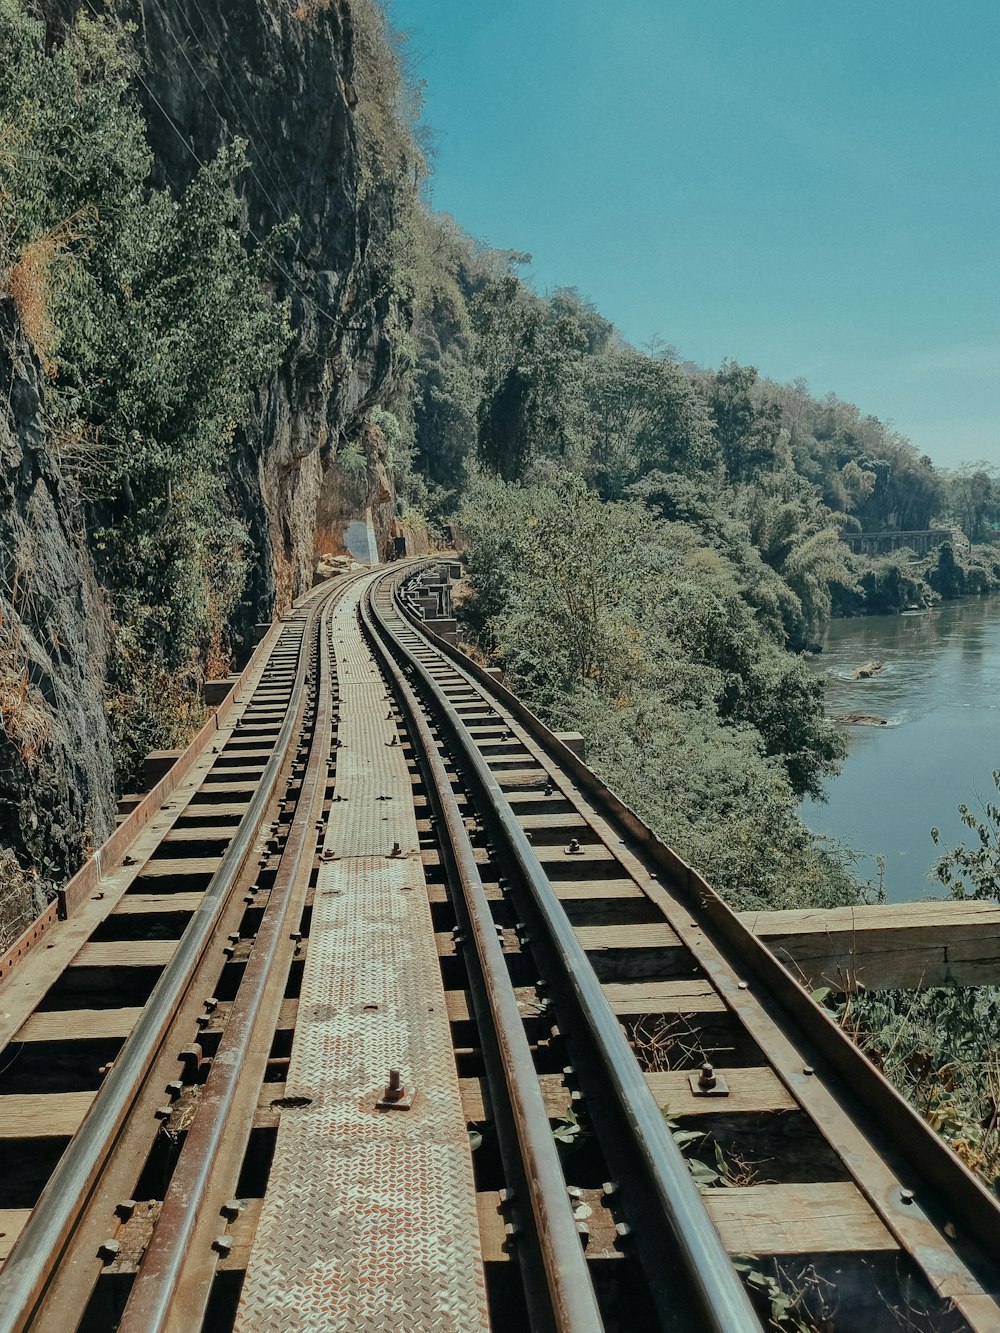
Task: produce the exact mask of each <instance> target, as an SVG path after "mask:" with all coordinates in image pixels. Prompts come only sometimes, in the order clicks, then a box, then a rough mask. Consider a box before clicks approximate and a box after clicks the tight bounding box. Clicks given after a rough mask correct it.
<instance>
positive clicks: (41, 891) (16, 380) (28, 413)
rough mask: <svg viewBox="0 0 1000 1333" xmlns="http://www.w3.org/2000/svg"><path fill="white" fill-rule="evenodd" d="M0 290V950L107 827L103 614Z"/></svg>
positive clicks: (37, 386)
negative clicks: (0, 296) (0, 297)
mask: <svg viewBox="0 0 1000 1333" xmlns="http://www.w3.org/2000/svg"><path fill="white" fill-rule="evenodd" d="M41 401H42V375H41V372H40V369H39V366H38V362H37V360H36V359H35V356H34V353H33V352H32V350H31V348H30V346H29V345H28V343H27V342H26V341H25V339H24V338H23V337H22V336H21V335H20V333H19V332H18V330H17V326H16V323H15V319H14V312H13V308H12V306H11V303H10V302H9V301H7V300H2V299H0V830H2V832H0V947H3V945H4V943H5V941H9V939H10V937H11V936H12V934H13V933H14V932H15V931H16V929H17V927H18V926H19V925H24V924H26V921H27V919H28V918H29V917H30V915H31V914H32V910H33V909H35V908H37V907H39V906H40V904H41V902H43V901H44V898H45V896H46V894H47V893H48V892H50V891H51V889H52V888H53V886H54V885H55V884H56V883H57V882H60V881H62V880H63V879H65V877H66V876H67V875H68V874H70V873H71V872H72V871H73V870H75V869H76V867H77V866H78V865H79V864H80V861H81V860H82V859H83V857H84V855H85V854H86V852H87V850H88V849H89V847H91V846H92V845H94V844H96V843H100V842H101V841H103V839H104V838H105V837H106V836H107V835H108V833H109V832H110V830H111V828H112V825H113V816H114V809H115V793H114V782H113V778H112V763H111V755H110V749H109V743H108V730H107V724H106V721H105V715H104V702H103V693H102V685H103V680H104V667H105V657H106V651H107V644H106V625H107V620H106V611H105V607H104V601H103V598H102V595H101V592H100V590H99V588H98V586H97V583H96V581H95V579H94V574H93V568H92V566H91V562H90V557H89V555H88V553H87V549H86V539H85V535H84V533H83V530H82V527H81V525H80V523H79V522H78V520H77V518H76V515H75V507H74V504H73V499H72V495H71V493H70V492H69V491H68V490H67V488H66V487H65V485H64V484H63V482H62V480H61V478H60V474H59V467H58V462H57V460H56V459H55V457H54V456H53V454H52V452H51V450H50V446H49V443H48V441H47V439H46V434H45V430H44V427H43V424H42V413H41Z"/></svg>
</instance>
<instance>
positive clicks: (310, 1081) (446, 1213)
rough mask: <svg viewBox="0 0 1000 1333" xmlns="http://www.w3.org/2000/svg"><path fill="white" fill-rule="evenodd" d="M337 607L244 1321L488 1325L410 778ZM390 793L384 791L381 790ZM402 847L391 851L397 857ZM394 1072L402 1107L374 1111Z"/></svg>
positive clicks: (299, 1326) (258, 1332)
mask: <svg viewBox="0 0 1000 1333" xmlns="http://www.w3.org/2000/svg"><path fill="white" fill-rule="evenodd" d="M368 582H369V580H364V582H363V584H360V585H355V589H354V591H353V593H352V594H350V595H348V597H347V598H345V600H344V601H343V602H342V603H341V605H340V606H339V607H338V608H337V610H336V612H335V614H334V649H335V653H336V658H337V668H338V673H339V679H340V696H341V703H340V723H339V733H338V737H339V742H340V745H339V749H338V751H337V778H336V796H337V797H339V798H340V799H339V801H337V802H336V803H335V804H334V805H333V806H332V808H331V813H330V819H329V823H328V826H327V830H326V839H325V850H326V851H328V852H330V853H332V854H333V856H334V857H336V858H337V859H335V860H330V861H326V862H323V863H322V864H321V867H320V872H319V882H318V884H317V887H316V895H315V905H314V908H313V916H312V924H311V927H310V933H309V945H308V952H307V955H306V962H305V974H304V978H303V983H302V993H301V998H300V1000H299V1010H298V1022H297V1026H296V1029H295V1039H294V1044H293V1047H292V1055H291V1064H290V1067H289V1072H288V1085H287V1091H286V1096H287V1097H289V1098H291V1097H296V1096H303V1097H309V1098H311V1101H310V1102H309V1104H308V1105H305V1106H302V1107H299V1108H292V1107H290V1108H288V1109H286V1110H284V1111H282V1114H281V1120H280V1123H279V1127H278V1136H277V1144H276V1148H275V1154H274V1162H273V1165H272V1168H271V1175H270V1179H269V1183H268V1187H267V1196H266V1198H265V1200H264V1205H263V1209H262V1212H261V1217H260V1223H259V1226H258V1230H257V1235H256V1239H255V1241H254V1245H253V1250H252V1252H251V1256H250V1262H249V1265H248V1270H247V1275H246V1281H245V1283H244V1286H243V1294H242V1299H241V1303H240V1309H239V1315H238V1317H237V1322H236V1328H237V1329H238V1330H239V1333H264V1331H265V1330H267V1331H268V1333H288V1331H289V1330H295V1331H296V1333H298V1330H302V1331H303V1333H304V1331H305V1330H323V1331H324V1333H333V1331H335V1330H343V1331H344V1333H348V1331H349V1333H375V1330H383V1329H394V1330H398V1333H424V1330H431V1329H433V1330H436V1331H437V1330H440V1331H442V1333H483V1331H485V1330H486V1329H488V1327H489V1324H488V1320H487V1316H486V1291H485V1283H484V1278H483V1269H482V1259H481V1255H480V1246H479V1231H478V1225H477V1220H476V1202H475V1193H474V1184H473V1175H472V1159H471V1154H470V1150H469V1140H468V1134H467V1131H466V1124H465V1116H464V1114H463V1112H462V1104H461V1099H460V1096H459V1088H458V1078H457V1074H456V1070H455V1063H454V1058H453V1056H452V1052H451V1038H450V1032H449V1026H448V1017H447V1010H446V1007H445V997H444V991H443V988H442V985H441V978H440V972H439V967H438V960H437V953H436V950H435V946H434V935H433V927H432V923H431V916H430V911H429V908H428V903H427V895H426V892H425V889H424V878H423V869H422V864H421V860H420V854H419V849H418V842H417V826H416V818H415V815H414V811H413V804H412V794H411V793H412V786H411V782H410V775H409V772H408V770H407V767H406V762H405V760H404V758H403V751H402V748H401V747H400V746H399V745H393V744H392V742H393V740H394V738H396V735H397V732H396V725H395V722H394V721H393V720H391V719H389V720H387V719H386V713H387V712H388V710H389V706H388V704H387V703H386V700H385V689H384V686H383V683H382V679H381V677H380V676H379V674H378V672H377V670H376V668H375V664H374V662H373V660H372V658H371V656H370V654H369V652H368V649H367V648H366V646H365V644H364V641H363V639H362V636H361V631H360V629H359V627H358V624H357V620H356V616H355V608H356V604H357V600H358V598H359V597H360V596H361V595H362V592H363V590H364V586H365V585H367V583H368ZM387 798H388V799H387ZM394 842H398V843H399V844H400V848H401V852H402V854H401V855H397V856H393V855H391V851H392V847H393V843H394ZM390 1069H399V1070H400V1072H401V1075H402V1081H403V1083H404V1085H405V1086H406V1089H407V1091H409V1090H410V1089H411V1088H412V1087H415V1088H416V1096H415V1099H414V1102H413V1106H412V1109H410V1110H378V1109H377V1108H376V1101H377V1100H378V1098H380V1097H381V1095H382V1091H383V1089H384V1087H385V1085H386V1081H387V1078H388V1074H389V1070H390Z"/></svg>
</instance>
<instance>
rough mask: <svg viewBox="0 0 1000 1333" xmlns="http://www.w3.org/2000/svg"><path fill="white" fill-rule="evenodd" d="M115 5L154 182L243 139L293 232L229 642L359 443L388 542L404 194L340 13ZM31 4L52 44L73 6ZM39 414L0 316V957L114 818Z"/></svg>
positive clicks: (78, 569)
mask: <svg viewBox="0 0 1000 1333" xmlns="http://www.w3.org/2000/svg"><path fill="white" fill-rule="evenodd" d="M362 3H365V4H369V5H370V4H371V0H357V4H358V5H361V4H362ZM105 7H106V9H107V11H108V12H109V13H113V14H115V15H116V16H117V17H118V18H120V19H121V20H122V21H123V22H128V23H131V24H133V25H134V26H135V32H134V35H133V38H132V40H133V42H134V46H135V51H136V65H137V80H136V96H137V98H138V99H139V100H140V101H141V102H142V104H143V109H144V112H145V115H146V119H147V122H148V126H149V137H150V141H151V145H152V148H153V151H154V154H155V159H156V161H155V168H154V172H155V183H157V184H163V183H166V184H169V186H170V187H171V188H172V189H173V190H174V191H175V192H179V191H181V190H183V189H184V187H185V186H186V185H187V184H188V182H189V181H190V179H191V177H192V176H193V174H194V173H195V171H197V169H198V165H199V163H200V162H205V161H208V160H209V159H210V158H211V157H212V156H214V154H215V153H216V151H217V150H218V149H219V147H220V146H222V145H223V144H228V143H230V142H231V141H232V140H233V139H237V138H240V139H245V140H246V141H247V144H248V154H249V156H250V158H251V161H252V163H253V168H252V171H250V172H247V173H246V174H245V176H244V178H243V179H242V181H241V182H240V186H239V188H240V190H241V192H242V197H243V201H244V208H245V217H246V222H247V225H248V227H249V228H250V230H251V231H252V233H253V235H254V236H255V237H257V238H264V237H266V236H267V235H268V233H269V232H270V231H271V230H272V228H273V227H274V226H275V225H277V224H279V223H282V222H285V221H286V220H287V219H288V218H290V217H292V216H297V217H298V218H299V219H300V230H299V234H298V237H297V239H296V240H295V242H294V243H293V244H291V245H290V246H289V247H288V249H287V250H286V251H285V253H284V255H283V258H282V260H281V263H282V266H283V269H284V271H283V272H280V273H279V274H278V275H277V277H276V280H275V283H276V289H275V296H276V297H277V298H278V299H285V298H287V299H289V300H290V302H291V310H292V323H293V328H294V337H293V340H292V344H291V346H290V348H289V350H288V353H287V355H286V357H285V360H284V364H283V365H282V367H281V369H280V370H279V371H278V373H277V374H276V375H275V376H274V377H273V378H272V380H271V382H270V383H268V384H267V385H265V386H263V387H262V389H261V390H260V392H259V394H258V397H257V400H256V402H255V404H254V407H253V411H252V414H251V419H250V422H249V424H248V426H247V427H246V428H245V429H244V430H243V432H242V433H241V434H240V435H239V436H238V437H237V439H236V441H235V445H234V450H233V455H232V458H231V459H230V460H228V467H229V478H230V487H231V492H232V496H233V500H234V505H235V508H236V510H237V512H238V513H239V514H240V516H241V517H242V518H243V519H244V520H245V521H246V522H247V523H248V525H249V528H250V532H251V536H252V538H253V541H254V546H255V552H256V561H255V567H254V570H253V572H252V575H251V581H250V586H249V587H248V590H247V595H246V597H245V602H244V608H243V612H242V615H243V625H242V626H240V625H237V626H236V627H234V628H235V631H236V635H237V638H238V637H239V632H240V630H241V628H245V626H246V625H247V624H251V623H253V622H254V621H256V620H260V619H263V618H266V617H268V616H270V615H271V614H272V613H273V612H274V611H276V610H281V609H282V608H283V606H285V605H286V604H287V602H288V601H289V600H290V599H291V598H292V597H294V596H295V595H296V594H297V593H299V592H300V591H302V590H303V589H304V588H305V587H307V586H309V583H310V582H311V578H312V568H313V557H314V552H315V546H314V540H315V534H316V530H317V527H318V526H319V524H318V517H319V510H320V507H321V504H323V505H325V509H324V513H323V521H324V522H325V521H328V520H329V517H330V514H331V513H333V512H334V510H335V509H336V503H335V502H333V501H331V496H336V495H337V494H338V487H341V486H342V483H343V477H342V476H341V473H340V469H339V468H335V467H334V459H335V458H336V455H337V452H338V450H339V449H341V448H342V447H343V445H344V444H345V443H347V442H354V443H356V444H357V445H358V447H359V448H360V449H361V450H362V451H368V454H369V455H370V466H368V467H367V468H365V469H364V471H363V472H360V473H358V476H359V477H360V480H359V481H356V482H355V483H354V484H353V489H352V490H351V493H350V495H349V497H348V502H349V504H350V505H352V506H357V507H359V508H361V509H362V510H363V509H364V508H365V507H366V506H368V507H372V508H373V509H374V510H375V512H376V519H377V523H378V526H379V528H380V530H381V532H382V534H383V536H385V534H387V532H388V527H389V524H390V523H391V519H392V515H393V510H394V496H393V494H392V487H391V483H390V482H389V480H388V474H387V470H386V467H385V465H384V463H385V451H384V442H381V436H380V435H379V433H378V431H377V430H375V429H374V428H372V427H371V426H370V425H369V424H368V422H367V417H368V412H369V409H370V408H371V407H372V406H374V405H376V404H378V403H379V402H382V401H385V399H386V397H387V396H388V395H389V394H390V393H391V392H392V390H393V387H394V383H395V380H396V378H397V374H398V365H397V356H396V352H395V350H394V349H395V347H396V345H397V343H398V342H399V339H398V337H396V336H395V335H394V333H393V330H398V329H399V328H400V326H401V325H402V324H403V323H405V318H406V311H405V310H401V309H400V307H399V298H398V297H397V295H396V294H395V290H394V288H395V283H394V281H393V279H392V271H393V266H392V261H391V251H392V237H393V233H394V228H395V224H396V221H397V219H396V217H395V210H396V208H397V201H398V199H399V180H398V179H396V180H393V179H392V178H391V175H390V174H387V175H386V176H385V178H383V177H382V176H380V173H379V171H378V170H377V169H373V167H372V161H371V157H370V155H369V156H368V157H366V156H365V154H364V152H363V151H362V147H361V146H360V145H359V128H358V120H359V115H360V110H359V107H358V100H359V95H358V93H357V92H356V90H355V78H356V70H355V50H356V30H355V21H356V17H357V15H356V14H355V12H354V11H352V6H351V4H350V3H349V2H348V0H302V3H298V2H297V0H106V6H105ZM39 8H40V9H41V11H42V12H43V14H44V16H45V18H46V21H47V23H48V24H49V27H50V31H51V33H52V35H53V37H56V36H57V35H58V33H59V30H60V28H61V27H62V26H63V25H64V24H65V23H66V22H67V21H68V20H69V19H71V18H72V17H73V15H74V14H75V13H76V11H77V10H78V9H79V8H80V0H39ZM369 36H370V34H369ZM363 109H364V104H362V107H361V110H363ZM44 420H45V414H44V377H43V376H42V375H41V374H40V372H39V368H38V365H37V362H36V361H35V359H34V357H33V354H32V352H31V349H30V347H29V345H28V344H27V342H26V340H25V339H24V338H23V336H22V335H21V334H20V333H19V331H18V329H17V326H16V321H15V317H14V313H13V310H12V309H11V308H10V305H9V303H3V304H0V948H2V947H3V945H4V944H5V943H6V942H7V940H8V939H9V937H10V934H11V931H12V930H13V929H14V927H15V925H16V924H23V922H24V920H25V918H26V916H29V915H30V913H31V909H32V907H37V906H38V903H39V900H40V899H41V898H43V897H44V896H45V893H46V890H47V889H48V890H51V888H52V886H53V885H54V884H55V883H57V882H59V881H61V880H62V879H64V878H65V877H66V876H67V875H68V874H69V873H71V872H72V871H73V870H75V869H76V867H77V866H78V865H79V863H80V861H81V860H82V859H83V857H84V856H85V854H86V851H87V848H88V845H90V844H97V843H99V842H100V841H102V840H103V838H104V837H105V836H106V835H107V834H108V832H109V831H110V828H111V827H112V824H113V817H114V808H115V792H114V790H113V777H112V763H111V754H110V744H109V739H108V728H107V724H106V718H105V712H104V698H103V691H104V680H105V677H106V660H107V643H108V635H109V632H110V622H109V617H108V614H107V609H106V607H105V604H104V600H103V596H102V593H101V591H100V589H99V587H98V585H97V582H96V580H95V578H94V571H93V566H92V563H91V560H90V557H89V554H88V550H87V544H86V537H85V534H84V532H83V531H82V528H81V525H80V523H79V522H78V520H77V518H76V509H75V501H74V496H73V492H72V489H71V487H69V486H67V485H66V484H65V483H64V481H63V479H62V478H61V475H60V468H59V460H58V458H57V457H56V455H55V453H54V452H53V448H52V445H51V442H50V441H48V440H47V438H46V434H45V427H44V424H43V423H44ZM380 450H381V452H380ZM355 456H356V455H355ZM324 497H325V500H324ZM338 503H339V502H338ZM323 541H324V545H325V546H326V547H327V548H328V547H329V534H328V533H327V534H324V537H323Z"/></svg>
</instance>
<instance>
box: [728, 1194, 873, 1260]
mask: <svg viewBox="0 0 1000 1333" xmlns="http://www.w3.org/2000/svg"><path fill="white" fill-rule="evenodd" d="M702 1198H703V1199H704V1200H705V1205H706V1207H707V1208H708V1211H709V1215H710V1216H711V1218H712V1221H713V1222H714V1223H715V1225H716V1226H717V1227H718V1229H719V1232H720V1234H721V1236H722V1242H723V1244H724V1245H725V1247H726V1249H727V1250H728V1251H729V1253H730V1254H755V1255H761V1256H762V1255H772V1254H773V1255H779V1254H833V1253H840V1252H847V1253H849V1252H852V1251H853V1252H855V1253H857V1252H862V1253H864V1252H871V1251H873V1250H895V1249H897V1248H898V1246H897V1244H896V1242H895V1240H894V1239H893V1237H892V1236H891V1235H890V1234H889V1232H888V1231H887V1230H886V1228H885V1227H884V1226H883V1225H882V1222H881V1221H880V1220H879V1218H878V1217H876V1215H875V1213H874V1212H873V1211H872V1209H871V1207H870V1206H869V1205H868V1203H866V1201H865V1200H864V1199H863V1198H862V1196H861V1194H860V1193H859V1191H858V1190H857V1189H856V1187H855V1186H854V1185H852V1184H851V1183H850V1182H847V1183H844V1182H832V1183H831V1182H826V1181H824V1182H821V1183H819V1184H812V1185H751V1186H749V1187H747V1188H742V1189H740V1188H736V1189H718V1190H706V1191H705V1193H704V1194H703V1195H702Z"/></svg>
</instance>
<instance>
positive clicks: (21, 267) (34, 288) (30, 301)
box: [7, 232, 60, 379]
mask: <svg viewBox="0 0 1000 1333" xmlns="http://www.w3.org/2000/svg"><path fill="white" fill-rule="evenodd" d="M59 249H60V241H59V240H58V238H57V237H56V235H55V234H54V233H52V232H50V233H49V234H48V235H47V236H42V237H40V238H39V239H38V240H37V241H32V243H31V244H30V245H26V246H25V247H24V249H23V250H22V251H21V256H20V258H19V259H18V261H17V263H16V264H15V265H14V266H13V268H12V269H11V270H10V272H9V273H8V274H7V288H8V290H9V291H10V295H11V297H12V298H13V301H14V306H15V308H16V309H17V317H18V319H19V320H20V323H21V328H22V329H23V330H24V332H25V333H26V334H27V335H28V337H29V338H30V339H31V341H32V343H34V346H35V351H36V353H37V354H38V359H39V361H40V362H41V364H42V369H43V370H44V371H45V374H46V375H47V376H48V377H49V379H55V376H56V371H57V369H58V367H57V365H56V362H55V359H54V352H55V346H56V338H57V333H56V327H55V323H54V321H53V319H52V310H51V303H50V299H49V275H50V273H51V270H52V264H53V261H54V259H55V257H56V255H57V254H58V252H59Z"/></svg>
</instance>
